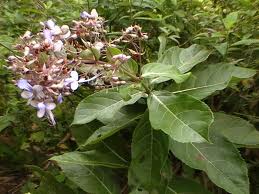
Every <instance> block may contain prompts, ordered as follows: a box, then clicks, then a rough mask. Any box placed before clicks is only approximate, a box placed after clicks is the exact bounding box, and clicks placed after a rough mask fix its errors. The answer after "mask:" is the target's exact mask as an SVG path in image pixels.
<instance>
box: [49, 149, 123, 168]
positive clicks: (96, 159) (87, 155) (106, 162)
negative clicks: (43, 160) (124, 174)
mask: <svg viewBox="0 0 259 194" xmlns="http://www.w3.org/2000/svg"><path fill="white" fill-rule="evenodd" d="M50 160H54V161H56V162H58V163H60V162H62V163H66V164H68V165H69V164H78V165H86V166H104V167H109V168H127V164H126V163H125V162H124V161H122V160H121V159H120V158H118V157H117V156H116V155H115V154H114V153H113V152H111V151H109V150H107V149H102V150H101V149H98V150H91V151H86V152H77V151H75V152H68V153H65V154H63V155H60V156H54V157H52V158H51V159H50Z"/></svg>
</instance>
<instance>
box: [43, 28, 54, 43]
mask: <svg viewBox="0 0 259 194" xmlns="http://www.w3.org/2000/svg"><path fill="white" fill-rule="evenodd" d="M43 36H44V38H45V39H46V40H47V41H48V42H49V43H52V39H53V37H52V33H51V31H50V30H49V29H44V30H43Z"/></svg>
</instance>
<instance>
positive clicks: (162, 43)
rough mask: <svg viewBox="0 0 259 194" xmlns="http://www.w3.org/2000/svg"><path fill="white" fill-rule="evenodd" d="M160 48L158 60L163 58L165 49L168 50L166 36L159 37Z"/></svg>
mask: <svg viewBox="0 0 259 194" xmlns="http://www.w3.org/2000/svg"><path fill="white" fill-rule="evenodd" d="M158 40H159V43H160V46H159V51H158V58H160V57H161V56H162V54H163V53H164V51H165V49H166V44H167V37H166V36H165V35H164V34H161V35H160V36H159V37H158Z"/></svg>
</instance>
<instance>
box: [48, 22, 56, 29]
mask: <svg viewBox="0 0 259 194" xmlns="http://www.w3.org/2000/svg"><path fill="white" fill-rule="evenodd" d="M45 25H46V26H47V27H48V28H49V29H50V30H53V29H54V28H55V26H56V24H55V22H54V21H53V20H48V21H46V22H45Z"/></svg>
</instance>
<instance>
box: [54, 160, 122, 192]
mask: <svg viewBox="0 0 259 194" xmlns="http://www.w3.org/2000/svg"><path fill="white" fill-rule="evenodd" d="M58 165H59V166H60V167H61V169H62V171H63V172H64V173H65V175H66V176H67V178H69V179H70V180H71V181H73V182H74V183H75V184H76V185H77V186H78V187H80V188H81V189H83V190H84V191H85V192H87V193H92V194H119V193H120V189H119V185H118V183H117V182H116V180H115V177H114V175H113V173H112V171H111V170H110V169H108V168H104V167H93V166H85V165H82V164H74V163H66V162H63V161H58Z"/></svg>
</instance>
